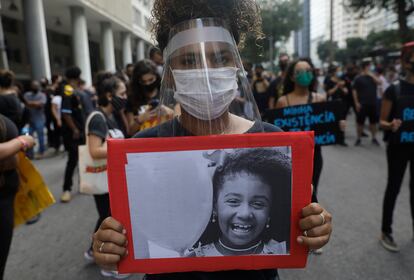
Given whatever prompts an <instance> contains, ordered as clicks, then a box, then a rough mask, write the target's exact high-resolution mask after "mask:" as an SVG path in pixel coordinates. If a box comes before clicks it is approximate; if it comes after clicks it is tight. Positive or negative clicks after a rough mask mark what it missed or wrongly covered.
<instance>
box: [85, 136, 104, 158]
mask: <svg viewBox="0 0 414 280" xmlns="http://www.w3.org/2000/svg"><path fill="white" fill-rule="evenodd" d="M88 148H89V153H90V154H91V157H92V158H93V159H105V158H107V157H108V149H107V145H106V141H105V142H103V141H102V138H101V137H99V136H97V135H94V134H89V135H88Z"/></svg>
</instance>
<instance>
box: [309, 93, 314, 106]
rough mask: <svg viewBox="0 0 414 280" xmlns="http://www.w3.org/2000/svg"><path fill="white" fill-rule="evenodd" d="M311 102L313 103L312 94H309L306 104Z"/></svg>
mask: <svg viewBox="0 0 414 280" xmlns="http://www.w3.org/2000/svg"><path fill="white" fill-rule="evenodd" d="M312 101H313V92H310V93H309V96H308V104H312Z"/></svg>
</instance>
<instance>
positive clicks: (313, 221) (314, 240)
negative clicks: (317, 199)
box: [297, 203, 332, 250]
mask: <svg viewBox="0 0 414 280" xmlns="http://www.w3.org/2000/svg"><path fill="white" fill-rule="evenodd" d="M299 227H300V229H301V230H302V231H303V235H301V236H298V238H297V242H298V243H299V244H301V245H305V246H308V247H309V249H311V250H316V249H319V248H322V247H323V246H325V245H326V244H327V243H328V241H329V238H330V237H331V233H332V215H331V214H330V213H329V212H328V211H326V210H325V209H324V208H323V207H322V206H321V205H319V204H318V203H311V204H309V205H308V206H306V207H305V208H303V209H302V219H300V221H299Z"/></svg>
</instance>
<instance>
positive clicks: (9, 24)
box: [2, 17, 19, 34]
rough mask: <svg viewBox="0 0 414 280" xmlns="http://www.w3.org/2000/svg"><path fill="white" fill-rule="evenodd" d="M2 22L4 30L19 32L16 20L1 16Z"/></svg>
mask: <svg viewBox="0 0 414 280" xmlns="http://www.w3.org/2000/svg"><path fill="white" fill-rule="evenodd" d="M2 23H3V30H4V32H7V33H13V34H18V33H19V26H18V22H17V20H15V19H12V18H8V17H3V18H2Z"/></svg>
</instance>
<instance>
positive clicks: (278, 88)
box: [268, 53, 290, 109]
mask: <svg viewBox="0 0 414 280" xmlns="http://www.w3.org/2000/svg"><path fill="white" fill-rule="evenodd" d="M289 60H290V58H289V55H288V54H286V53H282V54H280V55H279V69H280V72H279V75H278V76H277V77H276V79H274V80H273V81H272V82H271V83H270V85H269V89H268V95H269V109H274V108H275V107H276V102H277V100H278V99H279V98H280V97H281V96H282V95H283V81H284V79H285V78H286V70H287V68H288V66H289Z"/></svg>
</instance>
